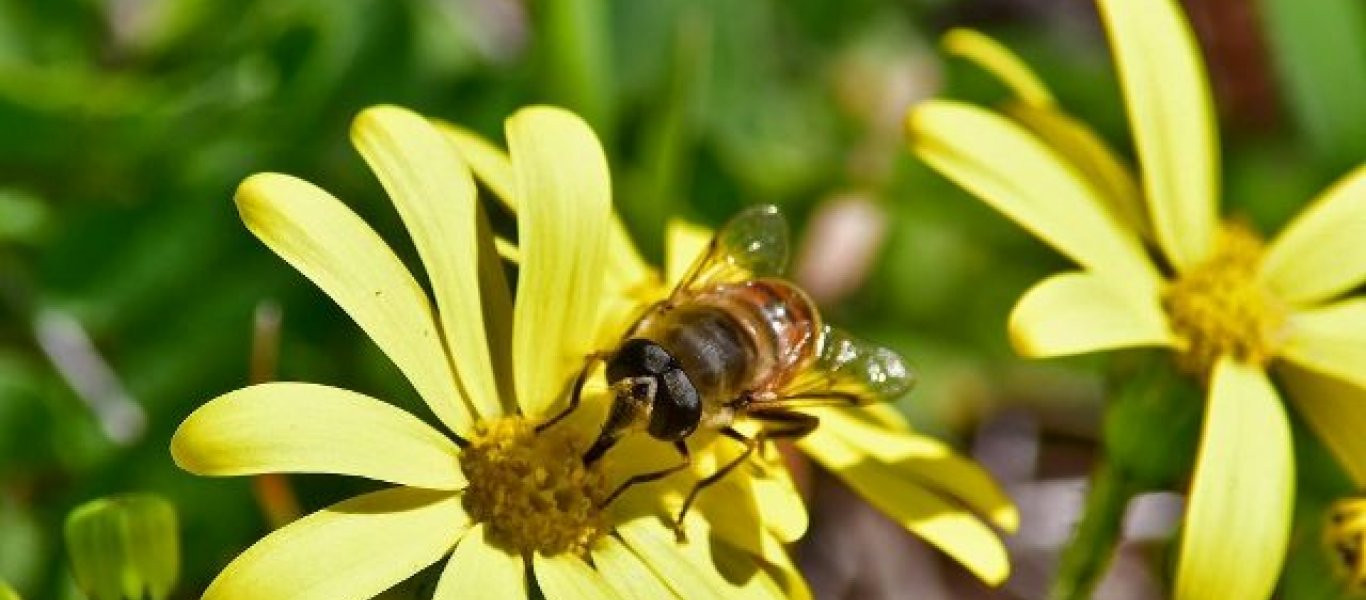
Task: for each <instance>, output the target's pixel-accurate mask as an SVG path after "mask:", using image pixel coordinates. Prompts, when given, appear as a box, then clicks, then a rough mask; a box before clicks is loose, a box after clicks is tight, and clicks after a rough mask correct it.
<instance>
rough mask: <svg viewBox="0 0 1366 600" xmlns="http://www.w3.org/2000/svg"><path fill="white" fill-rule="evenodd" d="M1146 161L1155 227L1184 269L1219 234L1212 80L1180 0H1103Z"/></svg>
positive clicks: (1145, 183) (1132, 120) (1139, 146)
mask: <svg viewBox="0 0 1366 600" xmlns="http://www.w3.org/2000/svg"><path fill="white" fill-rule="evenodd" d="M1097 4H1098V5H1099V6H1100V14H1101V16H1102V17H1103V19H1104V21H1105V26H1106V30H1107V31H1108V32H1109V34H1110V45H1111V48H1112V49H1113V54H1114V58H1115V65H1116V67H1117V68H1118V69H1119V79H1120V83H1121V87H1122V88H1123V91H1124V100H1125V102H1124V103H1125V106H1127V107H1128V112H1129V125H1130V128H1131V129H1132V131H1133V136H1134V145H1135V147H1136V149H1137V152H1138V158H1139V162H1140V163H1141V164H1142V167H1143V188H1144V191H1145V193H1146V195H1147V198H1148V209H1149V210H1150V211H1151V214H1150V216H1151V218H1152V223H1153V229H1154V230H1155V233H1156V234H1157V241H1158V243H1159V244H1160V245H1161V246H1162V249H1163V251H1165V252H1166V254H1167V258H1168V259H1170V260H1171V262H1172V264H1174V265H1176V266H1177V268H1180V269H1185V268H1187V267H1190V266H1191V265H1192V264H1194V263H1196V262H1199V261H1200V260H1203V259H1204V258H1205V256H1206V255H1207V254H1208V253H1209V251H1210V249H1211V247H1212V244H1213V239H1214V229H1215V220H1216V219H1217V218H1218V209H1219V207H1218V198H1219V135H1218V131H1217V130H1216V129H1215V128H1216V123H1215V120H1214V109H1213V101H1212V100H1211V99H1210V91H1209V81H1208V78H1207V77H1206V75H1205V65H1204V62H1203V61H1202V60H1201V58H1200V50H1199V48H1198V47H1197V46H1196V44H1195V36H1194V35H1192V34H1191V30H1190V25H1189V24H1188V23H1187V22H1186V19H1185V17H1184V16H1183V15H1182V14H1181V10H1180V8H1179V7H1178V3H1177V2H1176V0H1152V1H1148V2H1135V1H1133V0H1098V2H1097Z"/></svg>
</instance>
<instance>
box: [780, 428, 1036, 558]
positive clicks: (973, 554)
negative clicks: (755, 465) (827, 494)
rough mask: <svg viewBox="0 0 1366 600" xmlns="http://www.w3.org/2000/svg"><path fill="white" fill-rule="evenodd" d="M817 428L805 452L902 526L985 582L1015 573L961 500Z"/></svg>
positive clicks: (997, 541) (986, 529) (990, 534)
mask: <svg viewBox="0 0 1366 600" xmlns="http://www.w3.org/2000/svg"><path fill="white" fill-rule="evenodd" d="M822 429H824V427H821V428H817V429H816V431H815V432H813V433H812V434H811V435H808V436H807V437H806V438H805V439H803V440H802V442H801V447H802V450H803V451H805V452H806V453H807V454H808V455H810V456H811V457H812V458H813V459H815V460H816V462H819V463H820V464H821V465H823V466H824V467H825V468H827V469H829V470H830V471H831V472H832V473H834V474H835V475H837V476H838V477H839V478H840V479H841V480H843V481H844V482H845V483H847V484H849V487H851V488H853V489H854V491H856V492H858V493H859V495H861V496H863V498H864V499H866V500H867V501H868V502H869V503H871V504H872V505H873V506H875V507H877V508H878V510H881V511H882V512H883V513H884V514H886V515H887V516H888V517H891V518H892V519H893V520H895V521H896V522H897V523H900V524H901V526H903V527H905V528H907V529H909V530H911V531H912V532H914V533H915V534H916V535H918V536H920V537H921V538H924V539H925V541H927V542H929V543H931V544H933V545H934V546H935V547H937V548H939V549H940V550H943V551H944V553H945V554H947V555H949V557H950V558H953V559H954V560H956V561H958V563H959V564H961V565H963V566H964V567H967V569H968V570H969V571H972V573H973V574H974V575H976V576H977V577H979V578H981V579H982V580H983V581H985V582H987V583H989V584H992V585H997V584H1000V583H1001V582H1002V581H1005V579H1006V577H1007V576H1008V575H1009V574H1010V562H1009V559H1008V558H1007V556H1006V550H1005V546H1004V545H1003V544H1002V543H1001V540H1000V538H999V537H998V536H997V535H996V533H995V532H994V531H992V530H991V528H990V527H988V526H987V525H986V524H984V523H983V522H982V521H980V520H979V519H978V518H977V517H975V516H973V515H972V514H971V513H969V512H968V511H966V510H964V509H963V508H961V507H960V506H959V505H958V503H957V502H956V501H952V500H949V499H946V498H943V497H940V496H938V495H936V494H935V493H934V492H932V491H930V489H927V488H926V487H924V486H922V485H921V484H920V483H917V482H915V481H914V480H911V479H908V478H907V477H906V476H905V474H904V473H900V472H899V470H898V469H897V468H895V467H893V466H891V465H888V464H886V463H883V462H881V461H879V460H876V459H874V458H872V457H870V456H869V455H868V454H867V453H865V452H861V451H859V450H858V449H856V448H855V447H854V446H853V445H851V444H850V443H848V442H847V441H845V440H844V439H843V438H842V437H840V436H838V435H834V434H832V433H830V432H829V431H822Z"/></svg>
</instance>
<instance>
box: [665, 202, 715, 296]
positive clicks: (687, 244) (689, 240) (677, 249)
mask: <svg viewBox="0 0 1366 600" xmlns="http://www.w3.org/2000/svg"><path fill="white" fill-rule="evenodd" d="M712 235H713V232H712V230H710V229H708V228H706V227H703V226H701V225H695V224H693V223H689V222H687V221H684V220H682V219H670V220H669V222H668V223H667V224H666V225H665V229H664V284H665V285H666V286H667V287H668V288H669V289H671V290H672V289H673V288H675V287H677V286H678V284H679V283H682V281H683V277H684V276H685V275H687V274H688V268H689V267H691V266H692V264H693V263H694V262H697V259H699V258H701V257H702V253H703V252H706V250H707V245H708V244H710V243H711V238H712Z"/></svg>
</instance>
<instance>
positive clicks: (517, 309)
mask: <svg viewBox="0 0 1366 600" xmlns="http://www.w3.org/2000/svg"><path fill="white" fill-rule="evenodd" d="M506 135H507V150H506V151H504V150H502V149H501V148H499V147H498V146H497V145H495V144H493V143H491V142H489V141H488V140H485V139H483V138H481V137H479V136H477V135H475V134H473V133H471V132H469V131H466V130H464V129H461V128H459V127H456V126H454V125H450V124H447V123H443V122H440V121H435V120H430V119H427V118H425V117H423V116H421V115H418V114H416V113H413V112H411V111H408V110H406V109H401V108H396V107H376V108H371V109H367V110H366V111H364V112H362V113H361V114H360V116H359V117H357V119H356V121H355V123H354V126H353V130H352V138H353V141H354V143H355V145H356V146H357V148H358V150H359V151H360V153H361V155H362V156H363V157H364V158H365V160H366V161H367V163H368V164H369V165H370V167H371V168H372V169H373V170H374V171H375V173H376V175H377V176H378V178H379V180H380V182H381V183H382V184H383V186H384V188H385V190H386V191H387V192H388V194H389V196H390V198H391V199H392V200H393V202H394V205H395V207H396V208H397V209H398V212H399V215H400V216H401V217H402V219H403V222H404V224H405V226H406V228H407V230H408V232H409V234H410V235H411V237H412V239H413V243H414V245H415V246H416V248H417V251H418V256H419V258H420V259H421V262H422V266H423V267H424V270H425V272H426V276H427V282H428V283H429V285H430V290H431V293H432V296H433V297H434V298H435V301H434V302H433V300H432V299H430V298H429V296H428V294H427V291H426V289H427V288H424V286H423V285H422V284H420V283H419V282H418V279H417V278H416V277H415V276H414V275H413V274H412V273H411V272H410V271H409V270H408V269H407V267H405V266H404V265H403V263H402V262H401V261H400V260H399V259H398V258H397V256H396V255H395V254H394V252H393V251H392V250H391V249H390V248H389V246H388V245H387V244H386V243H385V242H384V240H382V239H381V238H380V237H379V236H378V235H377V234H376V233H375V232H374V231H373V230H372V229H371V228H370V227H369V226H368V225H366V224H365V222H364V221H362V220H361V219H360V218H359V217H358V216H356V215H355V214H354V213H353V212H351V211H350V210H349V209H348V208H347V207H346V206H345V205H344V204H343V203H342V202H341V201H339V200H337V199H336V198H334V197H332V196H331V195H329V194H328V193H327V192H325V191H323V190H322V189H320V188H318V187H316V186H314V185H312V184H310V183H307V182H305V181H302V180H299V179H297V178H294V177H290V176H287V175H280V174H269V173H267V174H258V175H253V176H251V177H249V178H248V179H247V180H245V181H244V182H243V183H242V185H241V186H240V188H239V189H238V193H237V197H236V202H237V205H238V208H239V211H240V212H241V215H242V218H243V221H244V222H245V223H246V225H247V227H248V229H250V230H251V231H252V232H253V233H254V234H255V235H256V236H257V237H258V238H260V239H261V240H262V241H263V242H265V244H266V245H267V246H268V247H270V248H271V249H272V250H273V251H275V253H276V254H278V255H280V256H281V257H282V258H284V259H285V260H286V261H287V262H288V263H290V264H291V265H292V266H293V267H294V268H295V269H297V270H299V271H300V272H301V273H303V274H304V275H305V276H306V277H308V278H309V279H310V280H312V281H313V283H315V284H316V285H318V286H319V287H320V288H321V289H322V290H323V291H324V292H326V293H327V294H328V295H329V296H330V297H331V298H332V300H334V301H335V302H337V304H338V305H340V306H341V307H342V309H343V310H345V311H346V313H347V314H348V315H349V316H350V317H351V318H352V319H353V320H354V321H355V322H356V323H357V324H358V325H359V326H360V327H361V329H362V330H364V331H365V332H366V334H367V335H369V337H370V338H371V339H372V340H373V341H374V342H375V343H376V344H377V345H378V346H379V347H380V349H381V350H383V351H384V353H385V354H386V355H387V356H388V357H389V358H390V359H391V360H392V361H393V362H394V363H395V364H396V365H397V366H398V368H399V370H400V371H401V372H402V373H403V374H404V375H405V377H406V378H407V379H408V381H409V382H410V383H411V384H412V385H413V387H414V388H415V389H416V390H417V391H418V393H419V395H420V396H421V397H422V399H423V400H424V401H425V403H426V405H427V406H428V407H429V408H430V409H431V412H432V413H433V414H434V415H435V417H436V420H437V421H438V423H439V426H434V425H432V424H429V423H428V422H426V421H424V420H423V419H420V418H418V417H417V416H414V415H411V414H409V413H406V412H404V411H402V410H399V409H397V408H395V407H393V406H392V405H390V404H387V403H385V402H383V401H380V400H377V399H375V398H371V397H368V396H365V395H362V394H358V393H356V392H351V391H348V390H344V389H340V388H335V387H330V386H325V385H318V384H311V383H286V382H280V383H266V384H260V385H256V386H252V387H248V388H244V389H240V390H236V391H233V392H229V393H227V394H224V395H222V396H220V397H218V398H215V399H213V400H211V401H209V402H208V403H206V404H205V405H204V406H202V407H200V408H199V409H197V410H196V411H195V412H194V413H193V414H191V415H190V416H189V417H188V418H187V419H186V420H185V422H184V423H182V424H181V426H180V428H179V429H178V430H177V432H176V434H175V436H174V438H173V440H172V448H171V449H172V454H173V456H174V458H175V460H176V462H177V464H179V465H180V466H181V467H183V468H185V469H186V470H189V471H191V472H194V473H198V474H202V475H215V476H228V475H255V474H262V473H280V472H291V473H331V474H340V475H350V476H358V477H365V478H368V479H372V480H376V481H379V482H384V483H387V484H392V486H391V487H387V488H384V489H381V490H379V491H376V492H371V493H368V494H364V495H361V496H357V497H355V498H352V499H349V500H345V501H342V502H340V503H338V504H335V505H333V506H330V507H327V508H324V509H322V510H320V511H317V512H315V513H313V514H311V515H308V516H306V517H304V518H302V519H300V520H298V521H296V522H294V523H291V524H289V525H286V526H284V527H282V528H281V529H279V530H277V531H275V532H273V533H270V534H269V535H267V536H266V537H264V538H263V539H261V540H260V541H258V542H257V543H256V544H255V545H253V546H252V547H250V548H248V549H247V550H246V551H244V552H243V553H242V554H241V555H239V556H238V557H237V558H236V559H234V560H233V561H232V562H231V563H230V564H229V565H228V566H227V567H226V568H224V570H223V571H222V572H221V573H220V574H219V576H218V577H217V578H216V579H215V580H214V582H213V583H212V584H211V585H210V587H209V589H208V591H207V592H206V593H205V597H206V598H211V599H213V598H233V599H235V598H260V599H266V600H269V599H272V598H290V599H298V598H305V599H309V598H316V599H319V600H322V599H326V600H336V599H343V600H344V599H364V598H370V597H373V596H375V595H377V594H380V593H382V592H384V591H385V590H386V589H388V588H390V587H392V586H393V585H395V584H397V583H399V582H401V581H403V580H405V579H407V578H409V577H411V576H412V575H414V574H415V573H417V572H418V571H421V570H423V569H425V568H427V567H429V566H431V565H434V564H437V563H440V562H442V561H444V566H442V567H440V575H439V580H438V582H437V585H436V589H435V597H436V598H456V597H469V596H470V595H471V594H475V595H487V596H497V597H513V598H515V597H529V596H532V595H533V591H535V590H538V591H539V594H540V595H541V596H544V597H546V598H550V599H551V600H558V599H567V598H616V597H621V598H674V597H676V598H728V597H731V596H732V595H735V594H739V595H742V596H744V597H764V598H767V597H797V598H801V597H808V596H809V592H808V591H807V590H806V587H805V584H804V582H803V581H802V579H801V576H800V574H799V573H797V572H796V570H795V568H794V567H793V564H792V562H791V560H790V558H789V557H788V555H787V552H786V549H785V547H784V546H785V544H787V543H790V542H792V541H794V540H796V539H798V538H799V537H800V536H801V535H802V534H803V532H804V531H805V529H806V519H807V515H806V511H805V508H804V506H803V505H802V501H801V498H800V497H799V496H798V495H797V493H796V491H795V489H794V487H793V484H792V482H791V480H790V478H789V476H788V473H787V472H786V470H785V468H784V466H783V465H782V463H781V462H780V461H778V460H776V457H775V456H774V453H772V452H765V451H763V449H762V448H756V446H758V444H744V445H741V444H736V443H733V442H730V443H728V441H727V440H724V439H719V437H718V435H717V433H718V430H719V428H709V429H707V430H706V431H701V432H699V433H698V434H697V435H690V436H685V438H686V439H680V440H679V442H678V444H677V445H674V444H661V443H659V442H658V441H657V440H655V439H652V438H651V436H649V435H642V434H643V433H644V432H643V431H640V430H641V429H643V428H642V427H639V426H638V425H640V423H642V422H643V421H638V420H637V421H632V426H631V427H625V428H623V430H622V431H615V430H612V431H613V440H612V442H613V443H612V447H613V449H612V450H611V451H610V452H607V451H606V448H603V449H602V451H600V452H599V451H596V450H594V448H595V447H596V446H595V441H600V440H601V439H602V436H603V435H605V433H604V432H605V431H608V430H609V428H605V427H604V425H603V424H604V423H605V422H608V416H609V411H610V410H612V409H613V399H614V398H615V399H617V404H621V403H622V402H626V401H625V400H622V398H626V399H628V400H632V402H633V399H635V398H637V396H636V391H637V390H636V389H635V388H634V387H632V386H630V385H628V386H625V387H623V386H622V385H618V383H619V382H606V381H603V378H602V376H601V375H602V369H600V368H598V366H597V365H595V364H591V362H592V361H589V358H588V357H593V356H598V355H600V354H601V353H603V352H612V351H613V350H614V349H616V348H617V347H618V344H621V341H622V340H623V339H624V338H626V337H628V336H627V333H628V332H629V331H633V327H634V326H635V325H637V324H638V321H639V320H640V318H641V316H642V315H644V314H646V313H647V312H648V311H649V310H650V307H652V306H656V304H657V303H658V302H660V301H662V300H665V299H666V298H667V297H668V296H669V295H670V294H671V293H673V291H674V290H676V289H680V288H679V286H680V282H683V281H684V280H685V279H687V277H686V275H685V273H686V270H687V268H688V265H695V264H706V263H705V262H699V257H700V256H703V255H704V254H705V253H706V248H707V247H708V244H709V243H710V242H709V240H711V239H712V238H713V236H711V235H710V233H709V232H705V231H700V230H699V229H698V228H695V227H690V226H684V225H681V224H675V225H672V226H671V227H670V235H669V237H670V243H669V248H668V260H667V262H668V264H667V266H666V268H665V269H664V270H663V272H662V273H661V272H660V271H658V270H656V269H654V268H653V267H650V266H649V265H647V264H646V263H645V262H644V261H643V260H642V259H641V258H640V256H639V253H638V252H637V251H636V250H635V248H634V246H633V245H632V243H631V241H630V238H629V236H628V235H627V234H626V230H625V228H624V227H623V226H622V225H621V223H620V222H619V221H618V220H617V219H616V217H615V216H614V214H613V212H612V207H611V182H610V176H609V172H608V168H607V161H606V159H605V157H604V154H603V151H602V148H601V147H600V145H599V143H598V140H597V139H596V137H595V136H594V135H593V133H592V131H591V130H590V129H589V128H588V126H587V125H586V124H585V123H584V122H583V121H582V120H581V119H579V118H578V117H576V116H574V115H573V114H571V113H568V112H566V111H563V110H559V109H554V108H549V107H531V108H526V109H523V110H520V111H518V112H517V113H516V114H514V115H513V116H512V117H511V118H509V119H508V121H507V123H506ZM476 180H477V181H478V183H480V184H482V185H483V187H484V188H486V189H487V190H489V191H490V192H492V194H493V196H494V197H495V198H496V199H497V200H498V201H500V202H501V203H502V204H503V205H504V206H505V207H506V208H507V209H509V210H510V211H511V212H512V213H513V214H514V215H515V216H516V222H517V235H516V241H515V242H513V241H509V240H506V239H503V238H500V237H498V236H496V235H495V233H494V232H493V231H492V227H491V225H490V223H489V219H488V217H487V216H486V214H485V213H484V208H483V206H482V205H481V204H480V198H479V191H478V189H479V188H478V187H476ZM723 233H724V232H723ZM504 261H508V262H512V263H514V264H515V266H516V285H515V290H516V292H515V294H514V293H513V292H512V291H511V290H512V289H513V287H514V286H510V285H509V282H508V281H507V278H506V276H505V267H506V266H507V265H506V264H505V262H504ZM618 353H619V352H618ZM585 361H589V362H590V364H589V365H588V366H587V367H585ZM609 369H610V367H609ZM649 379H651V381H655V379H654V378H649ZM632 381H634V380H632ZM642 385H643V386H644V387H646V388H648V387H649V385H648V384H644V383H643V382H642ZM656 385H657V382H656ZM655 391H656V393H658V390H657V389H656V390H655ZM628 392H629V393H628ZM642 393H643V392H642ZM640 397H644V396H640ZM575 399H577V400H578V401H577V402H575ZM656 399H657V397H656ZM632 402H627V404H630V406H632V407H635V406H638V403H632ZM571 407H573V408H574V410H570V408H571ZM803 410H805V411H807V413H808V414H810V415H812V417H813V418H819V419H820V426H819V427H818V428H816V429H815V431H812V432H811V433H810V434H809V435H807V436H806V437H804V438H802V440H801V441H800V442H799V446H800V447H801V448H802V449H803V450H804V451H806V452H807V453H808V454H810V455H811V456H812V457H813V458H814V459H815V460H816V461H818V462H819V463H821V464H823V465H825V466H826V467H828V468H830V469H831V470H832V471H833V472H835V473H836V474H837V475H840V476H841V477H844V478H845V480H846V481H848V482H849V483H850V485H851V486H853V487H854V488H855V489H856V490H858V491H860V492H861V493H863V494H864V495H865V496H866V497H868V498H869V500H870V501H871V502H872V503H874V504H875V505H877V506H879V507H880V508H882V509H883V510H884V511H886V512H887V513H888V514H889V515H890V516H892V517H893V518H895V519H896V520H898V521H899V522H900V523H901V524H902V525H904V526H905V527H906V528H908V529H910V530H911V531H913V532H915V533H917V534H919V535H921V536H922V537H924V538H925V539H927V540H929V541H930V542H931V543H933V544H935V545H936V546H938V547H940V548H941V549H943V550H944V551H945V552H946V553H947V554H948V555H949V556H951V557H953V558H954V559H956V560H958V561H959V562H960V563H962V564H963V565H964V566H966V567H967V568H968V569H970V570H971V571H972V572H973V573H975V574H976V575H978V576H979V577H980V578H982V579H983V580H985V581H987V582H989V583H999V582H1000V581H1002V580H1003V579H1004V578H1005V577H1006V575H1007V573H1008V563H1007V560H1006V555H1005V551H1004V548H1003V547H1002V545H1001V542H1000V539H999V536H998V533H997V529H998V528H999V529H1002V530H1006V531H1010V530H1013V529H1014V527H1015V526H1016V521H1017V515H1016V512H1015V509H1014V507H1013V505H1012V504H1011V503H1010V501H1009V500H1008V499H1007V498H1006V497H1005V496H1004V495H1003V494H1002V493H1001V491H1000V490H999V489H998V488H997V486H996V484H995V483H994V482H993V481H992V480H991V479H990V478H989V477H988V476H987V475H986V474H985V472H984V471H982V470H981V469H980V467H978V466H976V465H975V464H973V463H972V462H970V461H968V460H966V459H964V458H961V457H959V456H958V455H956V454H954V453H953V452H952V451H950V450H949V449H948V448H947V447H946V446H944V445H943V444H940V443H938V442H936V441H934V440H931V439H929V438H927V437H924V436H920V435H918V434H916V433H914V432H913V431H911V430H910V428H909V427H908V426H907V424H906V423H905V422H904V420H902V419H901V417H900V416H899V415H898V414H897V413H896V412H895V411H893V410H891V409H890V408H888V407H885V406H882V407H877V406H868V407H863V406H836V407H819V408H811V409H803ZM739 421H743V419H741V420H737V422H736V423H735V424H734V427H735V431H736V433H737V434H742V435H744V434H745V433H746V432H747V433H748V434H749V435H748V436H747V438H748V439H751V440H753V439H755V438H754V437H753V435H754V434H756V433H757V431H755V424H754V423H745V422H739ZM745 428H748V429H745ZM742 429H743V430H744V431H742ZM616 433H622V434H623V435H620V436H616V435H615V434H616ZM726 435H729V434H726ZM679 445H681V446H682V447H683V448H684V449H685V451H686V453H687V454H686V456H687V457H688V458H689V460H688V462H687V463H686V464H685V465H684V467H682V468H673V467H674V466H676V465H678V464H679V461H678V458H679V451H678V450H677V448H678V446H679ZM589 458H591V460H589ZM664 470H667V472H662V471H664ZM718 473H720V474H722V475H724V476H723V477H714V478H713V479H712V480H708V478H709V477H713V476H716V475H717V474H718ZM727 473H728V474H727ZM642 474H659V475H658V476H657V477H655V478H654V479H653V480H651V481H650V484H649V485H630V482H631V481H632V478H633V477H639V476H640V475H642ZM704 481H710V482H709V483H707V484H706V485H705V486H702V485H701V484H702V482H704ZM699 487H706V489H705V491H704V493H697V494H694V493H693V492H694V491H696V490H698V489H699ZM690 498H691V499H693V500H695V504H693V505H692V506H691V510H690V511H689V510H686V509H687V508H688V507H689V506H688V503H689V502H690ZM674 530H676V531H679V532H681V533H683V534H685V535H682V536H676V535H675V534H674ZM532 586H534V588H535V590H533V589H532Z"/></svg>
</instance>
